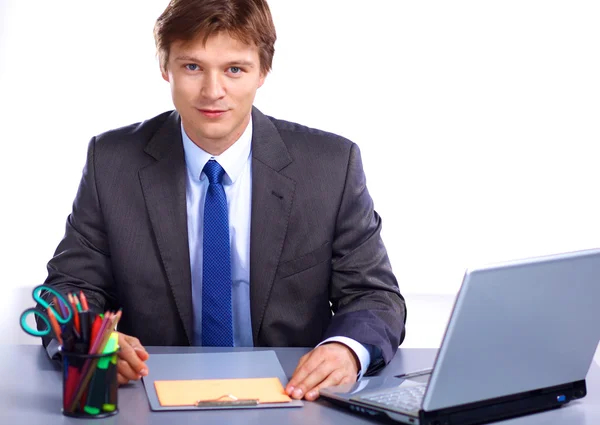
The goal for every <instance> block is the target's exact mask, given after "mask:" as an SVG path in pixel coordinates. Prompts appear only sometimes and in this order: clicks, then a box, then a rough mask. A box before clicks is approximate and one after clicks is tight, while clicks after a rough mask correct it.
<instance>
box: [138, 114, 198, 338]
mask: <svg viewBox="0 0 600 425" xmlns="http://www.w3.org/2000/svg"><path fill="white" fill-rule="evenodd" d="M145 152H146V153H147V154H149V155H151V156H152V157H154V158H155V159H156V162H154V163H152V164H150V165H149V166H147V167H144V168H142V169H141V170H140V172H139V177H140V182H141V185H142V191H143V193H144V199H145V201H146V207H147V209H148V214H149V216H150V223H151V225H152V230H153V231H154V235H155V237H156V242H157V245H158V250H159V252H160V256H161V258H162V262H163V265H164V268H165V271H166V274H167V279H168V281H169V284H170V286H171V291H172V292H173V298H174V299H175V305H176V306H177V310H178V312H179V316H180V317H181V321H182V322H183V327H184V329H185V333H186V335H187V338H188V341H189V343H190V345H191V344H192V343H193V340H194V338H193V330H192V329H193V312H192V289H191V275H190V262H189V258H190V254H189V245H188V238H187V210H186V193H185V191H186V166H185V156H184V152H183V143H182V140H181V130H180V124H179V114H178V113H177V112H173V113H171V115H170V116H169V117H168V119H167V121H166V122H165V123H164V124H163V126H162V127H161V128H160V129H159V130H158V131H157V132H156V134H155V135H154V136H153V137H152V139H151V140H150V142H149V143H148V145H147V146H146V149H145Z"/></svg>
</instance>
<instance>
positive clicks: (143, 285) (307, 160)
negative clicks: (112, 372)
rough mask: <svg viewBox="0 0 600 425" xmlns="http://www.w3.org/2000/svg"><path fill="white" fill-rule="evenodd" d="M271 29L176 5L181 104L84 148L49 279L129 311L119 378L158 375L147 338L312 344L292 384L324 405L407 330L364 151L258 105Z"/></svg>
mask: <svg viewBox="0 0 600 425" xmlns="http://www.w3.org/2000/svg"><path fill="white" fill-rule="evenodd" d="M275 38H276V37H275V29H274V26H273V23H272V19H271V15H270V12H269V8H268V6H267V4H266V2H265V1H264V0H173V1H171V2H170V4H169V5H168V7H167V9H166V10H165V12H164V13H163V14H162V15H161V17H160V18H159V19H158V20H157V23H156V26H155V39H156V44H157V49H158V53H159V59H160V64H161V72H162V76H163V78H164V79H165V80H166V81H167V82H169V84H170V87H171V91H172V97H173V102H174V105H175V109H176V110H175V111H172V112H166V113H164V114H161V115H159V116H157V117H154V118H152V119H149V120H147V121H144V122H142V123H137V124H133V125H130V126H128V127H124V128H120V129H116V130H112V131H108V132H106V133H103V134H100V135H98V136H96V137H94V138H93V139H92V140H91V142H90V144H89V147H88V156H87V162H86V165H85V168H84V172H83V176H82V180H81V183H80V187H79V190H78V193H77V196H76V198H75V201H74V204H73V211H72V213H71V214H70V215H69V218H68V220H67V227H66V233H65V236H64V238H63V240H62V241H61V243H60V244H59V246H58V248H57V250H56V253H55V256H54V257H53V258H52V259H51V260H50V262H49V264H48V271H49V275H48V278H47V281H46V283H47V284H48V285H52V286H53V287H55V288H56V289H58V290H61V291H63V292H67V291H68V292H72V291H75V290H77V291H79V290H82V291H84V292H85V294H86V296H87V299H88V302H89V304H90V308H92V309H94V310H96V311H99V312H100V311H104V310H107V309H116V308H123V316H122V319H121V321H120V323H119V331H120V333H121V334H120V340H119V343H120V346H121V353H120V360H119V363H118V370H119V380H120V382H121V383H125V382H127V381H128V380H131V379H139V378H140V377H141V376H144V375H145V374H147V372H148V371H147V368H146V366H145V363H144V361H145V360H146V359H147V358H148V354H147V352H146V351H145V349H144V348H143V346H144V345H229V346H231V345H236V346H309V347H316V348H314V349H313V350H312V351H311V352H309V353H308V354H307V355H306V356H304V357H303V358H302V359H301V361H300V363H299V365H298V367H297V369H296V371H295V372H294V375H293V377H292V379H291V380H290V382H289V384H288V386H287V388H286V391H287V392H288V393H289V394H290V395H291V396H292V397H294V398H298V399H300V398H306V399H308V400H314V399H316V398H317V397H318V392H319V389H320V388H323V387H325V386H331V385H337V384H340V383H347V382H353V381H355V380H356V379H357V378H359V377H360V376H361V375H362V374H364V373H366V372H367V371H374V370H377V369H378V368H380V367H382V366H383V365H385V364H387V362H389V361H390V360H391V358H392V357H393V355H394V353H395V352H396V350H397V347H398V345H399V344H400V343H401V341H402V339H403V338H404V323H405V317H406V316H405V311H406V310H405V305H404V299H403V298H402V296H401V294H400V291H399V289H398V284H397V282H396V279H395V277H394V275H393V273H392V270H391V267H390V264H389V260H388V257H387V253H386V250H385V247H384V245H383V242H382V240H381V237H380V230H381V219H380V217H379V216H378V215H377V213H376V212H375V211H374V209H373V202H372V200H371V197H370V196H369V193H368V191H367V188H366V182H365V176H364V173H363V168H362V163H361V158H360V153H359V149H358V147H357V146H356V145H355V144H353V143H352V142H350V141H348V140H346V139H344V138H342V137H340V136H336V135H334V134H330V133H326V132H323V131H319V130H315V129H310V128H307V127H304V126H301V125H299V124H295V123H290V122H284V121H280V120H277V119H274V118H271V117H267V116H266V115H264V114H262V113H261V112H260V111H259V110H258V109H256V108H254V107H253V101H254V96H255V94H256V91H257V90H258V88H259V87H260V86H261V85H262V84H263V82H264V80H265V78H266V76H267V73H268V72H269V70H270V68H271V63H272V58H273V53H274V47H273V46H274V42H275ZM46 343H47V341H46Z"/></svg>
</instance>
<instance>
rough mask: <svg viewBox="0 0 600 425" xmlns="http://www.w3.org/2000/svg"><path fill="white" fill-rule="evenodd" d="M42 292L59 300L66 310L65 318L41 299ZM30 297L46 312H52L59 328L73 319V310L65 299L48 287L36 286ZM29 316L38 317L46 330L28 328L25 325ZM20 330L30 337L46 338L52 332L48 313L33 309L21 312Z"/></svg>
mask: <svg viewBox="0 0 600 425" xmlns="http://www.w3.org/2000/svg"><path fill="white" fill-rule="evenodd" d="M42 291H48V292H50V293H51V294H52V295H54V296H55V297H56V298H57V299H58V300H60V302H62V303H63V305H64V306H65V308H66V310H67V316H66V317H63V315H62V314H60V313H58V312H57V311H56V310H55V309H54V306H52V305H51V304H49V303H48V302H47V301H46V300H45V299H43V298H42V296H41V295H40V294H41V293H42ZM32 297H33V300H34V301H36V302H37V303H39V304H40V305H41V306H42V307H44V308H45V309H46V310H52V313H53V314H54V317H56V321H57V322H58V323H59V326H60V325H66V324H67V323H69V322H70V321H71V319H73V309H72V308H71V305H70V304H69V302H68V301H67V300H65V297H63V296H62V295H61V294H60V293H59V292H57V291H55V290H54V289H52V288H50V287H49V286H46V285H39V286H36V287H35V288H33V292H32ZM31 314H33V315H34V316H37V317H39V318H40V319H41V320H42V321H43V322H44V323H45V324H46V328H45V329H36V328H32V327H31V326H29V325H28V324H27V316H29V315H31ZM21 329H23V330H24V331H25V332H27V333H28V334H29V335H32V336H46V335H48V334H49V333H51V332H53V330H52V325H51V323H50V318H49V317H48V313H46V312H44V311H42V310H40V309H37V308H35V307H33V308H28V309H26V310H25V311H23V313H21ZM58 336H59V337H60V335H58Z"/></svg>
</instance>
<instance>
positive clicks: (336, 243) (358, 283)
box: [325, 144, 406, 373]
mask: <svg viewBox="0 0 600 425" xmlns="http://www.w3.org/2000/svg"><path fill="white" fill-rule="evenodd" d="M380 233H381V218H380V217H379V215H378V214H377V212H375V210H374V209H373V200H372V199H371V196H370V195H369V192H368V190H367V187H366V178H365V174H364V171H363V166H362V160H361V156H360V151H359V149H358V146H357V145H355V144H353V145H352V148H351V149H350V155H349V160H348V168H347V174H346V182H345V187H344V192H343V195H342V200H341V203H340V207H339V211H338V215H337V220H336V228H335V235H334V240H333V244H332V250H333V258H332V276H331V285H330V300H331V303H332V310H333V313H334V316H333V318H332V322H331V325H330V326H329V328H328V329H327V333H326V335H325V337H326V338H327V337H333V336H337V335H342V336H345V337H348V338H352V339H354V340H356V341H358V342H360V343H361V344H363V345H365V346H371V347H374V351H375V352H376V353H378V354H380V355H379V358H378V359H372V362H371V368H370V369H371V370H370V371H369V372H370V373H372V372H373V371H374V369H378V368H380V367H382V366H383V365H385V364H387V363H389V362H390V360H391V359H392V357H393V356H394V354H395V353H396V350H397V349H398V346H399V345H400V343H401V342H402V340H403V339H404V334H405V330H404V325H405V323H406V307H405V302H404V298H403V297H402V295H401V294H400V290H399V287H398V282H397V280H396V278H395V276H394V274H393V272H392V268H391V265H390V262H389V259H388V256H387V251H386V249H385V246H384V244H383V241H382V239H381V235H380Z"/></svg>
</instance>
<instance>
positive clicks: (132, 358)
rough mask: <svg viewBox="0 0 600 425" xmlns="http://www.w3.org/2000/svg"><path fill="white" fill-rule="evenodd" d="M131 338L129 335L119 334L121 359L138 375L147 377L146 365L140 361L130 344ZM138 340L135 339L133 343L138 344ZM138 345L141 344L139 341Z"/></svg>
mask: <svg viewBox="0 0 600 425" xmlns="http://www.w3.org/2000/svg"><path fill="white" fill-rule="evenodd" d="M129 338H132V337H129ZM129 338H128V337H127V335H123V334H119V347H120V350H119V358H120V359H122V360H124V361H126V362H127V363H128V364H129V366H131V368H132V369H133V370H134V371H135V372H136V374H139V375H142V376H146V375H147V374H148V370H147V368H146V364H145V363H144V362H143V361H142V360H141V359H140V357H139V356H138V354H137V352H136V350H134V348H133V346H132V345H131V344H130V343H129ZM136 340H137V338H134V341H132V342H133V343H134V344H136V342H135V341H136ZM137 343H138V344H139V341H138V342H137Z"/></svg>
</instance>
